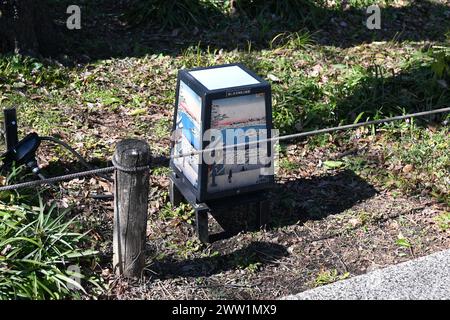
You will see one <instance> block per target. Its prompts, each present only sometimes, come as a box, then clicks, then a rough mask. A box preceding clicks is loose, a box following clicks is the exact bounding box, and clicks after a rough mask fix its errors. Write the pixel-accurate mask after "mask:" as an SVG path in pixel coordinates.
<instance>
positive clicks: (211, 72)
mask: <svg viewBox="0 0 450 320" xmlns="http://www.w3.org/2000/svg"><path fill="white" fill-rule="evenodd" d="M189 73H190V74H191V75H192V76H193V77H194V78H195V79H197V80H198V81H199V82H200V83H201V84H202V85H203V86H205V87H206V88H207V89H208V90H217V89H225V88H232V87H241V86H247V85H251V84H257V83H260V82H259V81H258V80H257V79H255V78H254V77H253V76H251V75H250V74H248V73H247V72H246V71H245V70H243V69H242V68H240V67H239V66H225V67H220V68H210V69H203V70H195V71H190V72H189Z"/></svg>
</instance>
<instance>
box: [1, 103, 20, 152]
mask: <svg viewBox="0 0 450 320" xmlns="http://www.w3.org/2000/svg"><path fill="white" fill-rule="evenodd" d="M3 115H4V128H5V140H6V150H8V151H9V150H12V149H14V148H15V146H16V145H17V142H18V141H19V138H18V135H17V113H16V109H15V108H8V109H3Z"/></svg>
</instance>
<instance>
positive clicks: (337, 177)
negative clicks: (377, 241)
mask: <svg viewBox="0 0 450 320" xmlns="http://www.w3.org/2000/svg"><path fill="white" fill-rule="evenodd" d="M375 194H376V190H375V188H374V187H373V186H371V185H370V184H368V183H367V182H366V181H365V180H364V179H362V178H360V177H359V176H358V175H356V174H355V173H354V172H352V171H350V170H346V171H341V172H338V173H337V174H334V175H326V176H320V177H313V178H311V179H297V180H293V181H288V182H285V183H283V184H277V185H276V187H275V188H274V190H273V191H271V192H270V193H269V194H268V197H269V198H270V199H271V200H272V204H271V221H270V223H269V225H268V228H269V229H276V228H280V227H284V226H289V225H293V224H297V223H300V224H301V223H304V222H305V221H308V220H320V219H324V218H326V217H327V216H329V215H335V214H339V213H341V212H343V211H345V210H346V209H349V208H351V207H352V206H354V205H355V204H357V203H358V202H360V201H363V200H366V199H369V198H371V197H373V196H374V195H375ZM212 217H213V218H214V219H215V221H216V222H217V223H218V224H219V225H220V227H221V229H222V230H221V231H219V232H216V233H213V234H211V236H210V239H211V241H212V242H214V241H218V240H222V239H225V238H228V237H231V236H233V235H236V234H238V233H239V232H243V231H256V230H258V229H259V227H257V224H256V205H245V206H241V207H235V208H233V209H231V208H230V209H229V210H226V211H223V210H222V211H220V212H213V213H212ZM216 231H217V229H216ZM213 232H214V231H213Z"/></svg>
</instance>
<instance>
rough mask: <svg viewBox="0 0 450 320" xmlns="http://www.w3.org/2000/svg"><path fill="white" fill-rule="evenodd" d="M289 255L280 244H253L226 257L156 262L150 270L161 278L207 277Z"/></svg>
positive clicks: (225, 255)
mask: <svg viewBox="0 0 450 320" xmlns="http://www.w3.org/2000/svg"><path fill="white" fill-rule="evenodd" d="M287 255H288V252H287V251H286V249H285V248H284V247H283V246H281V245H279V244H276V243H269V242H252V243H251V244H249V245H248V246H247V247H244V248H242V249H239V250H236V251H233V252H230V253H228V254H224V255H217V256H212V257H211V256H210V257H205V258H195V259H191V260H183V261H176V260H171V259H167V260H162V261H156V262H154V263H153V264H152V265H150V266H149V267H148V269H150V270H152V271H153V272H156V273H157V274H158V275H159V276H158V277H160V278H173V277H207V276H211V275H214V274H217V273H221V272H225V271H228V270H232V269H238V268H241V269H245V268H252V267H255V268H257V267H258V266H260V265H267V264H272V263H275V262H276V261H277V260H278V259H281V258H282V257H284V256H287Z"/></svg>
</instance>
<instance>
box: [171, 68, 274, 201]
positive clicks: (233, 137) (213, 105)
mask: <svg viewBox="0 0 450 320" xmlns="http://www.w3.org/2000/svg"><path fill="white" fill-rule="evenodd" d="M211 129H213V130H211ZM271 129H272V104H271V88H270V84H269V83H268V82H267V81H265V80H263V79H261V78H260V77H258V76H257V75H256V74H254V73H253V72H251V71H249V70H248V69H246V68H245V67H244V66H242V65H241V64H231V65H220V66H214V67H208V68H196V69H192V70H181V71H179V74H178V82H177V91H176V101H175V114H174V124H173V131H174V132H175V133H176V134H175V135H174V136H175V138H174V139H173V140H174V141H173V147H172V155H173V156H176V155H182V154H184V155H185V154H187V153H191V152H195V151H199V150H204V149H211V148H212V147H211V145H210V140H211V138H210V136H208V137H209V138H208V139H205V133H207V132H208V131H209V132H216V133H217V132H219V133H220V135H221V138H222V141H221V142H222V145H223V146H229V145H233V144H234V145H236V144H238V143H243V142H249V141H256V140H261V139H269V138H270V137H271ZM255 133H256V134H255ZM206 135H207V134H206ZM214 139H216V138H214ZM214 141H215V140H214ZM216 142H217V141H216ZM264 144H265V145H264ZM271 145H272V144H271V143H269V142H267V141H266V142H262V143H253V144H250V145H247V146H246V147H245V148H242V145H241V148H240V149H238V148H235V147H233V148H227V149H225V150H223V149H219V150H222V151H223V152H222V153H220V152H219V151H218V153H217V154H215V153H210V154H211V155H213V156H215V155H220V154H221V155H222V159H223V161H217V162H216V161H214V162H213V161H212V160H210V159H205V154H206V152H205V154H200V155H198V154H197V155H191V156H187V157H186V156H185V157H181V158H176V157H173V158H172V160H171V163H170V166H171V168H172V170H173V173H172V176H173V177H175V179H173V180H174V181H173V182H174V183H175V185H176V187H177V188H178V189H179V191H181V193H182V194H183V195H184V197H185V198H193V197H195V201H196V202H203V201H206V200H211V199H218V198H224V197H227V196H233V195H241V194H244V193H248V192H254V191H260V190H263V189H267V188H269V187H270V186H272V185H273V181H274V176H273V159H272V149H271ZM233 151H234V157H233V156H232V152H233ZM262 153H264V155H263V156H264V157H265V161H260V160H261V158H258V156H259V155H260V154H262ZM239 155H241V156H239ZM251 155H252V156H253V158H252V159H253V160H252V161H250V157H251ZM227 156H228V158H227ZM219 158H220V157H219ZM255 158H258V160H257V161H256V163H255ZM208 160H209V161H208ZM267 160H268V161H267ZM187 194H189V195H190V197H187V196H186V195H187Z"/></svg>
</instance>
